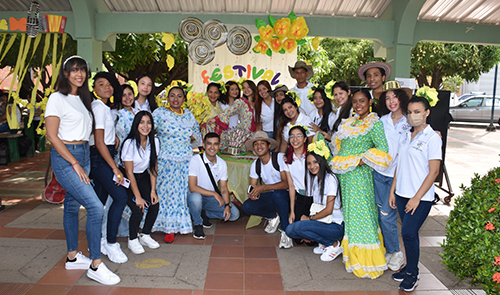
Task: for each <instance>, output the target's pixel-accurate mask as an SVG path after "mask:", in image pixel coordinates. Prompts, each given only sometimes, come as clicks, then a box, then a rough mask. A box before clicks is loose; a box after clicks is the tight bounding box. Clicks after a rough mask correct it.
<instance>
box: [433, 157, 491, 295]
mask: <svg viewBox="0 0 500 295" xmlns="http://www.w3.org/2000/svg"><path fill="white" fill-rule="evenodd" d="M461 189H462V190H463V194H462V196H460V197H458V198H456V199H455V208H454V210H453V211H451V213H450V217H449V218H448V221H447V224H446V230H447V233H446V240H445V241H444V242H443V244H442V247H443V250H444V251H443V254H441V255H442V257H443V263H444V264H445V265H446V267H447V268H448V270H449V271H450V272H451V273H453V274H455V275H456V276H458V278H459V279H460V280H464V279H471V281H470V283H471V284H472V285H474V286H477V285H481V286H483V288H484V291H485V292H486V293H487V294H499V293H500V213H499V212H500V197H499V193H500V167H497V168H494V169H493V170H491V171H489V172H488V174H487V175H485V176H484V177H482V178H480V177H479V175H478V174H476V175H475V177H474V178H473V179H472V180H471V186H470V187H465V186H464V185H462V186H461Z"/></svg>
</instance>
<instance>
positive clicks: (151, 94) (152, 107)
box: [136, 74, 158, 112]
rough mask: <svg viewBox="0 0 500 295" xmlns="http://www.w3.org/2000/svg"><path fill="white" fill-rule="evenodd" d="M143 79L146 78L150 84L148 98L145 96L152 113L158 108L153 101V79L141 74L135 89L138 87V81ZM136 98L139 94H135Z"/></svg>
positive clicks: (154, 100)
mask: <svg viewBox="0 0 500 295" xmlns="http://www.w3.org/2000/svg"><path fill="white" fill-rule="evenodd" d="M144 77H148V78H149V79H150V80H151V84H152V86H151V92H149V94H148V96H146V99H147V100H148V102H149V108H150V109H151V112H154V110H156V109H157V108H158V104H156V99H155V81H154V80H153V78H152V77H151V76H150V75H148V74H143V75H140V76H139V77H138V78H137V81H136V83H137V87H139V81H140V80H141V79H142V78H144ZM137 97H139V94H137ZM137 97H136V100H137Z"/></svg>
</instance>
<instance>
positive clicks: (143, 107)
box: [134, 99, 151, 113]
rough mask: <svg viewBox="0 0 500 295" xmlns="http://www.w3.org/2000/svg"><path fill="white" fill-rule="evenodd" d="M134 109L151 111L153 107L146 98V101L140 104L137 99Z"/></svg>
mask: <svg viewBox="0 0 500 295" xmlns="http://www.w3.org/2000/svg"><path fill="white" fill-rule="evenodd" d="M134 109H136V110H139V111H148V112H150V113H151V107H150V106H149V100H147V99H146V101H145V102H144V103H143V104H139V102H138V101H137V100H135V102H134Z"/></svg>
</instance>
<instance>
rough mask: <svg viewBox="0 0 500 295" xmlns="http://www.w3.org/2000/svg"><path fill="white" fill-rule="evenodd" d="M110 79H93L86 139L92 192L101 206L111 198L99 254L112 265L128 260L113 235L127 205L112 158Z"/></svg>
mask: <svg viewBox="0 0 500 295" xmlns="http://www.w3.org/2000/svg"><path fill="white" fill-rule="evenodd" d="M113 79H116V78H115V76H114V75H113V74H111V73H107V72H99V73H97V74H96V75H95V76H94V93H96V94H97V95H95V96H96V99H94V100H93V101H92V111H93V112H94V119H95V131H94V136H91V137H90V158H91V169H90V174H91V176H92V178H93V180H94V190H95V192H96V194H97V196H98V197H99V199H100V200H101V202H102V204H103V205H104V204H106V200H107V199H108V195H109V196H111V198H112V199H113V203H112V204H111V206H110V207H109V211H108V216H107V227H106V239H103V240H102V241H101V243H102V246H101V252H102V253H103V254H104V255H108V258H109V260H111V261H112V262H115V263H125V262H127V260H128V258H127V256H126V255H125V253H123V252H122V250H121V249H120V244H119V243H117V242H116V234H117V232H118V227H119V225H120V221H121V216H122V212H123V209H124V208H125V205H126V204H127V191H126V190H125V187H123V186H122V185H121V184H123V181H124V180H123V174H122V172H121V171H120V169H118V166H117V165H116V163H115V161H114V158H113V157H114V155H115V151H116V140H115V138H116V136H115V135H116V132H115V121H114V120H113V118H112V115H111V110H110V108H109V107H108V106H107V103H108V101H109V100H110V98H111V96H112V95H111V94H112V93H113V90H114V89H113V86H112V82H111V81H113ZM106 240H107V241H106Z"/></svg>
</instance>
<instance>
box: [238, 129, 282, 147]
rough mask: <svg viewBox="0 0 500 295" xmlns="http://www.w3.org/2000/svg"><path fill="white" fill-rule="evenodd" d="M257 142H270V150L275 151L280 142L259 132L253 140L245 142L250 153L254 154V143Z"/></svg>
mask: <svg viewBox="0 0 500 295" xmlns="http://www.w3.org/2000/svg"><path fill="white" fill-rule="evenodd" d="M257 140H264V141H267V142H269V144H270V145H271V147H270V148H269V149H271V150H272V149H275V148H276V147H277V146H278V142H277V141H276V140H274V139H273V138H269V135H267V133H265V132H264V131H257V132H255V134H254V135H253V137H252V139H249V140H247V141H246V142H245V147H246V148H247V150H248V151H252V152H253V143H254V142H256V141H257Z"/></svg>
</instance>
